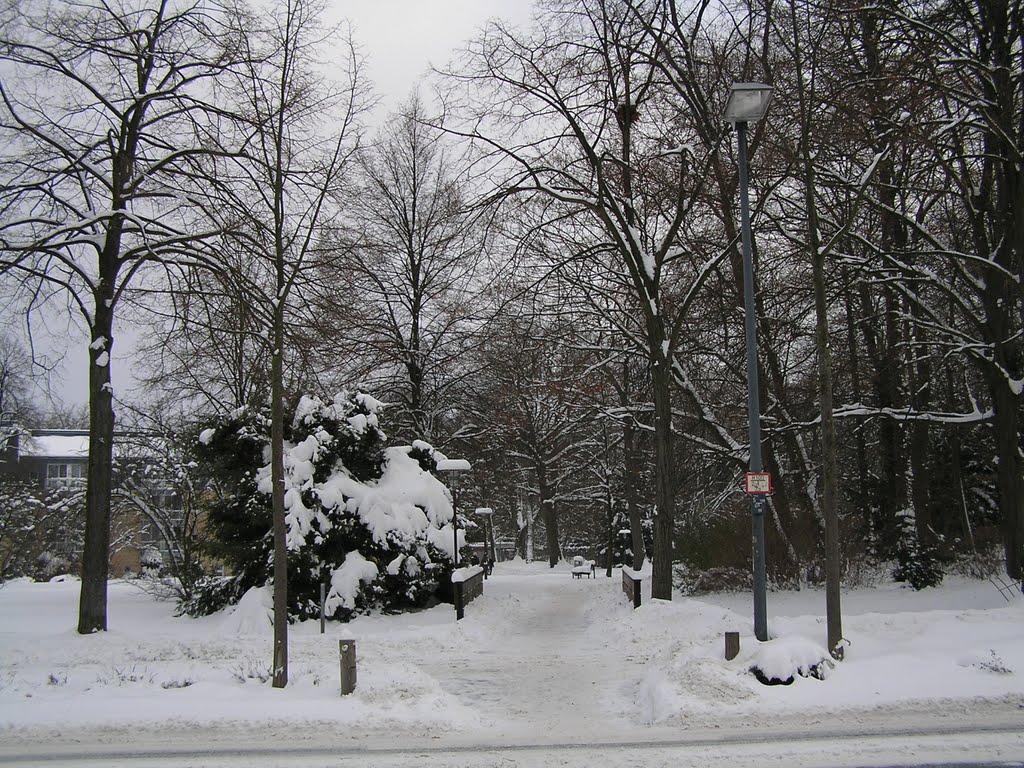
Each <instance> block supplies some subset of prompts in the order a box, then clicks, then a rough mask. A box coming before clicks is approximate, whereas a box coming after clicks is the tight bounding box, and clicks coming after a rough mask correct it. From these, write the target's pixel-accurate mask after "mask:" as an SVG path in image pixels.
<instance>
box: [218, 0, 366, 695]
mask: <svg viewBox="0 0 1024 768" xmlns="http://www.w3.org/2000/svg"><path fill="white" fill-rule="evenodd" d="M321 12H322V5H321V4H319V3H316V2H306V0H289V2H287V3H285V4H284V5H283V6H281V7H278V8H274V9H272V10H267V11H266V12H265V13H262V14H254V15H251V16H244V17H241V16H240V17H239V26H240V28H241V29H243V30H244V41H245V45H246V49H247V51H248V55H247V56H246V60H247V62H248V64H247V66H246V67H245V68H244V70H242V71H240V72H239V73H238V74H237V75H236V76H234V77H233V79H232V80H230V81H229V82H228V83H227V85H226V88H227V89H228V90H227V91H226V96H227V97H228V98H231V99H234V100H235V101H234V105H233V107H232V109H233V111H234V113H235V116H236V119H237V123H236V131H237V133H236V134H235V135H234V136H233V139H234V141H235V142H236V144H235V147H234V149H235V154H234V156H235V162H234V164H233V166H232V167H231V169H230V170H225V172H224V174H223V175H222V176H221V177H220V179H219V186H218V189H219V192H220V194H221V195H222V196H223V197H222V202H223V212H222V215H223V216H225V217H228V218H230V219H231V220H232V227H231V228H232V232H233V233H234V234H233V237H237V238H238V242H239V244H240V245H241V247H242V248H244V250H245V251H246V252H247V253H249V254H250V258H251V259H252V264H250V265H248V266H249V267H252V268H254V269H247V270H246V271H245V272H235V273H232V277H233V279H235V280H236V281H238V284H239V287H240V288H241V292H242V294H244V295H245V296H247V297H248V300H249V303H250V306H251V308H252V309H253V310H254V312H255V315H256V317H255V319H256V321H257V322H258V323H259V324H260V329H261V332H262V333H264V334H265V338H266V340H267V343H268V349H267V353H268V355H269V358H270V376H269V383H270V407H271V477H272V492H271V496H272V502H273V512H274V526H273V535H274V661H273V676H274V677H273V685H274V687H277V688H282V687H284V686H286V685H287V683H288V603H287V600H288V546H287V526H286V522H285V515H286V508H285V486H284V448H285V446H284V414H285V410H286V407H285V397H286V393H285V360H286V355H287V354H288V352H289V344H288V341H289V338H290V336H289V333H288V331H289V328H290V327H292V326H294V325H296V324H299V325H301V324H303V322H305V323H309V322H310V318H309V317H308V315H305V314H304V313H305V310H306V308H307V305H306V301H307V300H308V299H309V295H310V294H309V283H310V281H311V280H312V279H313V278H314V277H315V276H317V275H319V276H321V277H322V276H323V274H324V270H325V269H326V268H327V267H326V265H325V263H324V262H325V260H326V259H327V258H328V256H329V254H330V252H329V251H328V250H326V249H325V248H324V247H323V244H324V242H325V240H326V229H327V227H328V224H329V221H330V218H331V216H332V214H333V213H334V211H333V208H332V201H333V200H334V199H335V198H336V196H337V195H338V194H339V193H340V191H341V187H342V185H343V183H344V181H345V175H346V173H347V172H348V169H349V166H350V161H351V160H352V158H353V157H354V154H355V152H356V150H357V149H358V144H359V141H358V139H359V128H360V127H359V123H358V118H359V115H360V113H361V111H362V109H363V107H364V105H365V103H366V101H365V99H366V93H365V86H364V84H363V81H362V79H361V76H360V58H359V56H358V54H357V52H356V50H355V46H354V43H353V42H352V40H351V38H350V37H349V38H348V39H344V40H342V44H343V48H344V50H343V51H342V55H343V56H344V62H345V64H344V66H347V69H345V70H344V78H345V79H344V81H342V82H341V83H340V84H338V85H335V84H333V83H331V82H329V81H328V80H327V79H326V78H325V77H324V76H323V75H322V74H321V72H323V69H322V68H321V62H320V61H319V60H318V58H317V57H318V55H319V54H320V53H321V52H322V51H323V48H324V45H325V44H326V43H327V42H328V41H330V40H331V39H332V32H331V31H325V30H323V29H321V28H320V14H321ZM331 275H332V279H338V275H339V273H338V272H333V273H331Z"/></svg>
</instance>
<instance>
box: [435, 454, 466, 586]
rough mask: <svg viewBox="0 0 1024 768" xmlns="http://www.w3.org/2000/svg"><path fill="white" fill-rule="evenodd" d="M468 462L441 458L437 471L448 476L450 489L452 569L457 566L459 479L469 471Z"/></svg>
mask: <svg viewBox="0 0 1024 768" xmlns="http://www.w3.org/2000/svg"><path fill="white" fill-rule="evenodd" d="M470 469H471V466H470V463H469V462H468V461H466V460H465V459H441V460H440V461H438V462H437V471H438V472H441V473H443V474H444V475H446V476H447V478H448V487H449V488H451V489H452V569H453V570H454V569H455V568H458V567H459V480H460V479H461V478H462V473H463V472H469V470H470Z"/></svg>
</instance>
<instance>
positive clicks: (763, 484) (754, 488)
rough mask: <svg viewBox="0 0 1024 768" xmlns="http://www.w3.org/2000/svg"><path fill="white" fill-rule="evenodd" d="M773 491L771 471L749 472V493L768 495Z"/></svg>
mask: <svg viewBox="0 0 1024 768" xmlns="http://www.w3.org/2000/svg"><path fill="white" fill-rule="evenodd" d="M771 492H772V473H771V472H747V494H748V495H768V494H770V493H771Z"/></svg>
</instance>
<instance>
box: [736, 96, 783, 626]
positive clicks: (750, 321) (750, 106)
mask: <svg viewBox="0 0 1024 768" xmlns="http://www.w3.org/2000/svg"><path fill="white" fill-rule="evenodd" d="M773 90H774V89H773V88H772V87H771V86H770V85H762V84H761V83H733V86H732V89H731V90H730V91H729V100H728V101H727V102H726V104H725V121H726V122H727V123H732V124H733V125H734V126H735V127H736V137H737V140H738V142H739V161H740V162H739V165H740V224H741V239H742V242H743V303H744V307H745V309H746V337H747V413H748V415H749V419H750V472H749V473H748V474H747V493H749V494H751V497H752V510H751V511H752V521H751V522H752V526H753V534H754V636H755V637H757V639H758V640H761V641H764V640H767V639H768V618H767V613H768V609H767V606H766V602H767V598H766V592H767V579H766V576H765V564H764V561H765V537H764V514H765V494H766V493H768V492H769V491H770V490H771V479H770V477H767V476H766V475H765V474H764V472H763V466H762V460H761V406H760V403H759V402H758V381H757V332H756V318H755V314H754V259H753V255H752V249H751V237H750V200H749V190H748V188H747V123H752V122H754V121H755V120H760V119H761V118H762V117H764V114H765V112H766V111H767V110H768V102H769V101H771V98H772V91H773Z"/></svg>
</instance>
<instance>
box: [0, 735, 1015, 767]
mask: <svg viewBox="0 0 1024 768" xmlns="http://www.w3.org/2000/svg"><path fill="white" fill-rule="evenodd" d="M202 738H203V737H200V742H197V741H195V740H192V741H191V743H189V738H188V736H187V735H186V734H182V735H181V741H180V742H179V743H178V744H166V743H165V744H161V745H154V744H136V745H121V746H118V747H114V748H112V747H108V746H104V745H101V744H81V745H76V746H70V745H69V746H66V747H62V748H60V749H50V748H47V747H45V746H39V747H36V748H34V749H32V750H31V754H17V753H15V752H13V751H11V750H8V749H6V748H0V765H2V766H20V767H22V768H27V767H29V766H50V767H51V768H52V767H54V766H83V767H88V766H99V765H102V766H109V767H110V768H119V767H122V766H123V767H124V768H168V767H169V766H192V767H194V768H200V767H208V768H233V767H234V766H250V765H259V766H261V768H264V767H266V768H272V767H274V766H280V768H296V767H297V766H306V767H307V768H319V767H320V766H324V767H326V766H336V767H337V768H348V767H350V766H351V767H352V768H355V766H360V767H361V768H362V767H365V766H374V767H378V766H379V767H380V768H412V767H413V766H416V767H417V768H474V767H476V766H479V767H480V768H484V767H485V766H487V767H490V766H501V767H502V768H518V767H519V766H522V767H523V768H527V767H529V768H554V767H555V766H559V767H560V768H594V766H621V765H642V766H644V768H687V767H689V766H693V767H694V768H697V767H698V766H699V767H700V768H715V767H716V766H722V768H726V767H728V768H755V767H756V768H763V766H766V765H774V766H780V767H781V766H785V767H786V768H837V767H838V766H844V767H845V768H850V767H851V766H871V767H872V768H904V767H906V768H909V767H910V766H915V767H916V768H924V767H927V766H936V767H938V766H941V767H942V768H960V767H963V768H990V767H991V768H995V767H996V766H999V767H1000V768H1010V767H1011V766H1012V767H1013V768H1024V737H1022V736H1021V733H1020V728H1019V727H1016V726H1006V725H1002V726H987V727H986V726H981V727H964V728H959V729H952V730H950V729H948V728H947V729H942V730H937V729H934V728H930V729H912V730H905V729H892V730H890V732H888V733H881V732H880V731H879V729H851V730H848V731H847V732H845V733H842V734H838V735H837V734H834V733H820V732H819V733H808V732H787V731H776V732H761V733H751V734H743V733H735V732H732V733H726V734H721V735H716V734H712V733H703V734H701V735H693V736H691V737H688V738H677V739H673V740H662V741H643V742H637V741H619V742H606V743H581V744H580V743H572V744H566V743H538V744H529V743H516V744H504V745H503V744H477V745H474V744H458V743H447V744H434V745H429V744H424V745H419V746H397V747H388V746H386V745H385V741H384V739H383V738H382V737H381V736H379V735H378V736H376V737H373V736H370V737H368V738H367V740H366V743H361V741H362V740H361V739H359V738H342V739H336V740H334V742H333V743H332V742H331V740H330V739H324V740H322V741H321V742H319V743H315V744H297V743H292V744H291V745H289V746H285V747H282V746H280V745H279V744H277V745H276V744H274V743H273V741H272V740H270V739H268V740H267V741H264V742H263V743H251V742H248V743H224V741H223V740H214V741H211V742H209V743H206V744H203V743H201V739H202ZM228 741H229V742H230V739H228ZM979 755H985V756H986V757H984V758H979Z"/></svg>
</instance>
